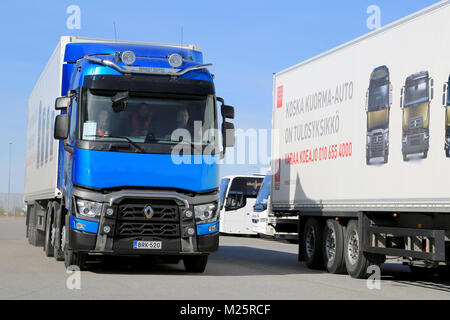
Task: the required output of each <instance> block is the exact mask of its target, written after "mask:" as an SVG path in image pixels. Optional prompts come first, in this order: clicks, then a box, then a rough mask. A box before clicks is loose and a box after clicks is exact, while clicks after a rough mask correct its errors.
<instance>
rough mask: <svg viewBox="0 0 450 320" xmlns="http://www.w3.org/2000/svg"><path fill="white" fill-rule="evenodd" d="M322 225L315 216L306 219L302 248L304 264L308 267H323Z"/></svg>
mask: <svg viewBox="0 0 450 320" xmlns="http://www.w3.org/2000/svg"><path fill="white" fill-rule="evenodd" d="M321 248H322V226H321V225H320V223H319V221H318V220H317V219H315V218H309V219H308V220H306V223H305V228H304V230H303V243H302V250H303V256H304V257H305V263H306V266H307V267H308V268H310V269H321V268H323V256H322V250H321Z"/></svg>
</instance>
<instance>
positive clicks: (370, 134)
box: [366, 66, 392, 164]
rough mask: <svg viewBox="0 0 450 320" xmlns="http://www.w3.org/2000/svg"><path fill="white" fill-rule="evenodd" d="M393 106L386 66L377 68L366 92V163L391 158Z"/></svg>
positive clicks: (371, 76)
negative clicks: (390, 123)
mask: <svg viewBox="0 0 450 320" xmlns="http://www.w3.org/2000/svg"><path fill="white" fill-rule="evenodd" d="M391 104H392V85H391V83H390V81H389V69H388V68H387V67H386V66H380V67H378V68H375V69H374V70H373V71H372V73H371V75H370V82H369V89H368V90H367V92H366V113H367V141H366V163H367V164H370V163H371V159H373V158H382V161H383V163H386V162H388V156H389V111H390V108H391Z"/></svg>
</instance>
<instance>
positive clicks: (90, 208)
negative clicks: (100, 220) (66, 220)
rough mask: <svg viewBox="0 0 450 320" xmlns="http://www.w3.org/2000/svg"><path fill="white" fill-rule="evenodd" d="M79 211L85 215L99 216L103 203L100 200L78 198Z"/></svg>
mask: <svg viewBox="0 0 450 320" xmlns="http://www.w3.org/2000/svg"><path fill="white" fill-rule="evenodd" d="M77 208H78V213H79V214H80V215H82V216H85V217H90V218H94V217H99V216H100V214H101V212H102V204H101V203H100V202H94V201H87V200H82V199H78V200H77Z"/></svg>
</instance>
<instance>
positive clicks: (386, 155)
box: [383, 154, 389, 163]
mask: <svg viewBox="0 0 450 320" xmlns="http://www.w3.org/2000/svg"><path fill="white" fill-rule="evenodd" d="M388 160H389V155H388V154H385V155H384V159H383V163H387V162H388Z"/></svg>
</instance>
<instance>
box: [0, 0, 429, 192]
mask: <svg viewBox="0 0 450 320" xmlns="http://www.w3.org/2000/svg"><path fill="white" fill-rule="evenodd" d="M436 2H437V1H435V0H396V1H387V0H380V1H375V0H347V1H345V0H342V1H335V0H326V1H325V0H323V1H301V0H297V1H281V0H280V1H274V0H272V1H262V0H260V1H253V0H251V1H247V0H240V1H234V0H227V1H213V0H209V1H204V0H193V1H176V0H171V1H152V0H146V1H144V0H142V1H137V0H128V1H123V0H122V1H115V0H109V1H103V0H91V1H81V0H71V1H61V0H58V1H43V0H42V1H20V0H19V1H1V4H0V30H1V31H0V32H1V39H2V44H1V50H0V61H1V65H2V68H1V73H2V75H1V77H0V97H1V101H2V103H1V116H0V150H1V151H0V155H1V156H0V192H6V191H7V188H8V142H9V141H10V140H13V141H14V144H13V152H12V159H13V161H12V163H13V165H12V182H11V191H12V192H23V182H24V166H25V131H26V112H27V100H28V95H29V94H30V92H31V90H32V89H33V86H34V84H35V82H36V81H37V79H38V77H39V75H40V73H41V71H42V69H43V68H44V66H45V64H46V63H47V60H48V58H49V57H50V54H51V53H52V51H53V49H54V48H55V46H56V44H57V42H58V39H59V37H60V36H61V35H79V36H86V37H92V38H109V39H113V38H114V26H113V23H114V22H115V24H116V28H117V36H118V39H121V40H136V41H150V42H166V43H179V42H180V41H181V28H182V27H183V42H184V43H195V44H199V45H200V46H201V47H202V48H203V54H204V60H205V62H208V63H213V64H214V66H213V68H212V69H211V70H212V72H213V73H214V74H215V75H216V91H217V94H218V95H219V96H222V97H223V98H225V101H226V102H227V104H231V105H234V106H235V107H236V120H235V121H234V122H235V125H236V127H238V128H243V129H248V128H269V127H270V125H271V104H272V92H271V90H272V74H273V73H274V72H277V71H280V70H282V69H284V68H286V67H288V66H290V65H293V64H296V63H298V62H301V61H303V60H306V59H308V58H310V57H313V56H315V55H317V54H319V53H321V52H323V51H326V50H328V49H331V48H333V47H335V46H337V45H339V44H342V43H344V42H347V41H349V40H351V39H354V38H356V37H358V36H361V35H363V34H365V33H367V32H369V31H370V30H368V28H367V26H366V20H367V18H368V16H369V15H368V14H367V13H366V9H367V7H368V6H370V5H377V6H379V7H380V9H381V25H382V26H383V25H386V24H388V23H390V22H393V21H395V20H397V19H400V18H402V17H404V16H406V15H409V14H411V13H413V12H415V11H417V10H420V9H423V8H425V7H427V6H429V5H432V4H433V3H436ZM72 4H74V5H78V6H79V7H80V8H81V29H80V30H69V29H67V27H66V20H67V18H68V16H69V15H68V14H67V13H66V9H67V7H68V6H69V5H72ZM257 170H258V168H257V167H256V166H254V165H253V166H250V165H240V166H226V167H224V168H223V170H222V174H232V173H251V172H254V171H257Z"/></svg>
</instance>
